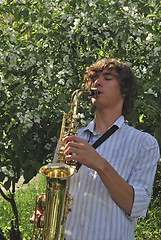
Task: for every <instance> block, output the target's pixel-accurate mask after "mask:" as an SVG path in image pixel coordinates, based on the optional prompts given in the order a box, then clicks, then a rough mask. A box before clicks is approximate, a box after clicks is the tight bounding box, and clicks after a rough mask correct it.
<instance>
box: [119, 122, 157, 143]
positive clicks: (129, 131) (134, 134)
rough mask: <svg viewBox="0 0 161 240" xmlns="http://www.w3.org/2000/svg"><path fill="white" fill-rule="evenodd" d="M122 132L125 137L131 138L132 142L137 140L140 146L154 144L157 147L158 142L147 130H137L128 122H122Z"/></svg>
mask: <svg viewBox="0 0 161 240" xmlns="http://www.w3.org/2000/svg"><path fill="white" fill-rule="evenodd" d="M120 130H121V132H122V134H125V135H126V137H127V138H129V139H131V141H132V142H134V141H138V143H139V144H140V147H143V146H145V147H152V146H155V147H157V148H159V145H158V142H157V140H156V138H155V137H154V136H152V135H151V134H149V133H148V132H143V131H141V130H138V129H136V128H134V127H132V126H129V125H128V124H124V125H123V127H122V128H121V129H120Z"/></svg>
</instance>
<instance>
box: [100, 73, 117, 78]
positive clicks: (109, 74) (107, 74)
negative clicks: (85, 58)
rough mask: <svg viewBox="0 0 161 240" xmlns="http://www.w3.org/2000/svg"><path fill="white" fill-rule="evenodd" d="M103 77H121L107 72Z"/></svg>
mask: <svg viewBox="0 0 161 240" xmlns="http://www.w3.org/2000/svg"><path fill="white" fill-rule="evenodd" d="M103 75H104V76H113V77H116V78H118V77H119V76H118V75H116V74H114V73H111V72H105V73H103Z"/></svg>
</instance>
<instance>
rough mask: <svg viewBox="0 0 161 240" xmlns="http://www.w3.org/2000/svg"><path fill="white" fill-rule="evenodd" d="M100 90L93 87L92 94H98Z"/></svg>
mask: <svg viewBox="0 0 161 240" xmlns="http://www.w3.org/2000/svg"><path fill="white" fill-rule="evenodd" d="M97 94H98V90H97V88H91V95H90V96H97Z"/></svg>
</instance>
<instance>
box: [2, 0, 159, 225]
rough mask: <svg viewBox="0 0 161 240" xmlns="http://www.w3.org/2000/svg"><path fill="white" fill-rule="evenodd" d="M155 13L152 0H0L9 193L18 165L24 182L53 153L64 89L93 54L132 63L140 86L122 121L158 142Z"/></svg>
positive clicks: (73, 84) (76, 82)
mask: <svg viewBox="0 0 161 240" xmlns="http://www.w3.org/2000/svg"><path fill="white" fill-rule="evenodd" d="M160 15H161V8H160V1H159V0H153V1H151V0H147V1H144V0H142V1H140V0H135V1H132V0H129V1H126V0H116V1H107V0H83V1H80V0H66V1H62V0H54V1H49V0H37V1H33V0H15V1H12V0H6V1H5V2H4V3H3V4H1V5H0V66H1V68H0V78H1V80H0V106H1V108H0V126H1V129H0V155H1V158H0V182H1V183H3V187H4V188H5V189H6V190H9V189H12V190H11V198H8V200H9V199H13V200H14V198H13V194H14V192H15V183H17V182H18V180H19V178H20V174H21V173H22V172H23V175H24V179H25V183H27V182H28V181H29V180H30V179H31V178H32V177H33V176H34V175H35V174H36V173H37V172H38V170H39V168H40V166H41V165H42V164H44V163H45V161H46V160H47V159H48V158H50V159H51V158H52V156H53V154H54V149H55V145H56V142H57V138H58V136H59V130H60V123H61V119H62V113H63V111H68V104H67V103H68V101H69V97H70V95H71V93H72V92H73V90H74V89H76V88H80V87H82V78H83V74H84V70H85V67H86V66H89V65H90V64H91V63H92V62H93V61H95V60H96V59H98V58H100V57H108V56H109V57H116V58H118V59H120V60H122V61H125V62H126V63H127V64H128V65H129V66H131V67H132V69H133V71H134V72H135V74H136V76H137V79H138V83H139V87H140V88H139V97H138V100H137V102H136V110H135V111H134V112H133V114H132V115H131V116H130V117H129V118H128V121H129V122H130V123H131V124H133V125H134V126H136V127H138V128H139V129H142V130H146V131H148V132H150V133H151V134H152V135H154V136H155V137H156V138H157V139H158V141H159V143H160V144H161V140H160V135H161V129H160V117H161V110H160V104H161V87H160V85H161V84H160V75H161V73H160V64H159V63H160V53H161V47H160V33H161V25H160ZM1 194H2V195H3V196H4V197H5V196H6V195H5V193H4V191H3V190H2V188H1ZM13 202H14V201H13ZM13 209H14V214H15V216H16V218H18V213H17V212H16V210H15V209H16V208H14V207H13ZM16 227H17V228H18V220H17V223H16Z"/></svg>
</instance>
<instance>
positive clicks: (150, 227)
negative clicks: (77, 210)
mask: <svg viewBox="0 0 161 240" xmlns="http://www.w3.org/2000/svg"><path fill="white" fill-rule="evenodd" d="M44 180H45V179H44V177H43V176H39V178H38V179H37V178H36V179H33V180H32V181H31V182H30V183H28V184H27V185H23V186H22V187H21V188H19V190H17V191H16V194H15V201H16V204H17V207H18V212H19V221H20V231H21V232H22V235H23V240H30V239H31V237H32V232H33V224H31V223H30V222H29V219H30V217H31V216H32V214H33V212H34V209H35V201H36V194H40V193H42V192H44V189H45V181H44ZM11 218H12V209H11V206H10V204H9V203H8V202H7V201H5V200H3V199H2V198H1V197H0V227H1V228H2V229H3V231H4V232H5V236H6V237H7V239H9V237H8V236H7V232H8V230H7V229H9V228H10V226H11ZM135 233H136V240H160V239H161V203H160V199H159V196H158V198H156V199H154V198H153V199H152V201H151V204H150V206H149V209H148V212H147V216H146V218H142V219H140V220H139V222H138V225H137V227H136V231H135ZM82 240H83V239H82ZM98 240H99V239H98Z"/></svg>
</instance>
